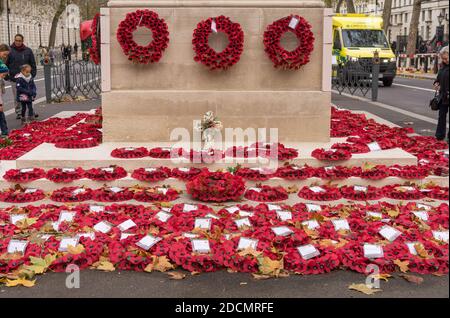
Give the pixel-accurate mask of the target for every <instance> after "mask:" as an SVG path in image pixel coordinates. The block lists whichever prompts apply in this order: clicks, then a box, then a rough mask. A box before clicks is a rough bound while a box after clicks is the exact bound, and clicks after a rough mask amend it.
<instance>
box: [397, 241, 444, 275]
mask: <svg viewBox="0 0 450 318" xmlns="http://www.w3.org/2000/svg"><path fill="white" fill-rule="evenodd" d="M417 244H418V245H420V246H421V249H422V251H421V253H418V255H413V254H411V253H409V250H407V248H406V246H405V252H404V257H403V260H405V261H408V262H409V264H408V269H409V271H411V272H414V273H418V274H432V273H436V274H447V273H448V245H446V246H440V245H438V244H436V243H434V242H430V241H427V240H420V241H419V242H417Z"/></svg>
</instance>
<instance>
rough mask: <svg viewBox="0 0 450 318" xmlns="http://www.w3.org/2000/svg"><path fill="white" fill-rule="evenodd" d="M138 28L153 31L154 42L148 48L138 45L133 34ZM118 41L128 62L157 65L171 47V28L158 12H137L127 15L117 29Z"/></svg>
mask: <svg viewBox="0 0 450 318" xmlns="http://www.w3.org/2000/svg"><path fill="white" fill-rule="evenodd" d="M138 27H146V28H148V29H150V30H151V31H152V34H153V41H151V42H150V43H149V44H148V45H147V46H141V45H138V44H137V43H136V42H135V41H134V38H133V32H134V31H136V30H137V28H138ZM117 40H118V41H119V44H120V46H121V47H122V50H123V53H124V54H125V55H126V56H127V57H128V60H130V61H132V62H133V63H136V64H148V63H156V62H159V60H160V59H161V57H162V54H163V52H164V50H165V49H166V48H167V47H168V46H169V28H168V26H167V24H166V22H165V21H164V19H160V18H159V16H158V14H157V13H156V12H153V11H150V10H137V11H135V12H130V13H128V14H127V16H126V18H125V20H123V21H122V22H120V24H119V28H118V29H117Z"/></svg>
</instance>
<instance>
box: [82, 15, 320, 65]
mask: <svg viewBox="0 0 450 318" xmlns="http://www.w3.org/2000/svg"><path fill="white" fill-rule="evenodd" d="M98 23H99V15H97V16H96V17H95V18H94V22H93V23H92V48H91V50H90V53H91V58H92V60H93V61H94V62H95V63H97V64H98V63H99V62H100V54H99V46H98V43H99V32H98V30H99V29H98ZM138 27H145V28H148V29H150V30H151V31H152V34H153V40H152V41H151V42H150V43H149V44H148V45H147V46H141V45H138V44H137V43H136V42H135V41H134V38H133V32H134V31H136V29H137V28H138ZM218 32H222V33H225V34H226V35H227V36H228V42H229V43H228V46H227V47H226V48H225V49H224V50H223V51H222V52H216V51H215V50H214V49H213V48H211V47H210V46H209V44H208V38H209V36H210V35H211V34H212V33H218ZM287 32H291V33H293V34H294V35H295V36H296V38H297V40H298V46H297V47H296V48H295V49H294V50H292V51H288V50H286V49H284V48H283V47H282V46H281V44H280V40H281V37H282V36H283V35H284V34H285V33H287ZM117 40H118V41H119V43H120V46H121V47H122V50H123V53H124V54H125V55H126V56H127V57H128V59H129V60H130V61H132V62H133V63H137V64H148V63H156V62H159V60H160V59H161V57H162V55H163V53H164V51H165V49H166V48H167V47H168V45H169V30H168V26H167V23H166V22H165V21H164V19H162V18H160V17H159V16H158V14H157V13H156V12H153V11H150V10H137V11H135V12H131V13H128V14H127V15H126V18H125V19H124V20H123V21H121V22H120V24H119V27H118V29H117ZM192 45H193V49H194V51H195V57H194V60H195V61H196V62H198V63H201V64H203V65H205V66H207V67H208V68H210V69H211V70H226V69H228V68H229V67H231V66H233V65H234V64H236V63H237V62H238V61H239V59H240V56H241V54H242V52H243V49H244V32H243V30H242V28H241V25H240V24H239V23H236V22H233V21H231V19H230V18H229V17H225V16H223V15H221V16H218V17H211V18H208V19H206V20H204V21H201V22H200V23H198V24H197V28H196V29H195V30H194V34H193V39H192ZM313 49H314V35H313V33H312V31H311V25H310V24H309V23H308V21H306V20H305V19H304V18H303V17H301V16H299V15H294V14H292V15H290V16H287V17H284V18H282V19H279V20H277V21H275V22H273V23H272V24H270V25H269V26H268V27H267V29H266V31H265V32H264V50H265V52H266V53H267V55H268V57H269V58H270V59H271V61H272V63H273V65H274V67H276V68H282V69H293V70H298V69H299V68H300V67H301V66H302V65H305V64H307V63H308V62H309V60H310V55H311V52H312V51H313Z"/></svg>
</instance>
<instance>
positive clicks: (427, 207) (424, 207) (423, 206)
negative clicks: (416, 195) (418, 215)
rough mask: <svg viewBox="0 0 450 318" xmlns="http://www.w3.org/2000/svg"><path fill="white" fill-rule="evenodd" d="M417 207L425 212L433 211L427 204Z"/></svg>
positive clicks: (420, 204)
mask: <svg viewBox="0 0 450 318" xmlns="http://www.w3.org/2000/svg"><path fill="white" fill-rule="evenodd" d="M416 206H417V208H419V209H422V210H425V211H430V210H431V206H429V205H426V204H422V203H417V204H416Z"/></svg>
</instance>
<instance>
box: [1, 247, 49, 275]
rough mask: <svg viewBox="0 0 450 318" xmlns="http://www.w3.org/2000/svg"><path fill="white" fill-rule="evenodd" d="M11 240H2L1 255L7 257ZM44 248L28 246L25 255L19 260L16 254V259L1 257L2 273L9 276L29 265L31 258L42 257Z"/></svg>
mask: <svg viewBox="0 0 450 318" xmlns="http://www.w3.org/2000/svg"><path fill="white" fill-rule="evenodd" d="M10 240H11V239H10V238H5V239H4V240H0V255H2V256H5V255H7V251H8V244H9V242H10ZM41 250H42V248H41V247H40V246H39V245H38V244H34V243H32V244H28V246H27V248H26V250H25V253H24V254H23V255H22V256H21V257H20V258H18V257H17V255H16V254H14V257H12V258H9V259H8V257H1V258H0V273H2V274H8V273H11V272H13V271H14V270H16V269H18V268H19V267H20V266H21V265H23V264H27V263H29V259H30V256H33V257H39V256H40V255H41Z"/></svg>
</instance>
